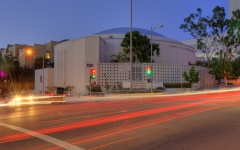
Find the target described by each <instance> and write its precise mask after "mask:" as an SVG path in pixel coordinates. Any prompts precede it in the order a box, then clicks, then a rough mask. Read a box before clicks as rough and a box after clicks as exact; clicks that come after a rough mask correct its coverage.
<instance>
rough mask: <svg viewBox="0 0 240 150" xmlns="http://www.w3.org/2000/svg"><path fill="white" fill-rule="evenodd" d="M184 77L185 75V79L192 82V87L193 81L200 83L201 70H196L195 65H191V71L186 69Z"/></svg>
mask: <svg viewBox="0 0 240 150" xmlns="http://www.w3.org/2000/svg"><path fill="white" fill-rule="evenodd" d="M183 77H184V80H185V81H187V82H188V83H190V84H191V88H192V84H193V83H198V82H199V80H200V79H199V71H196V70H195V67H194V66H192V67H191V69H190V71H189V73H187V72H185V71H184V72H183Z"/></svg>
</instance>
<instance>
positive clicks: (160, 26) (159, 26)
mask: <svg viewBox="0 0 240 150" xmlns="http://www.w3.org/2000/svg"><path fill="white" fill-rule="evenodd" d="M162 27H163V25H162V24H161V25H158V26H156V27H154V28H153V27H151V69H153V67H152V66H153V64H152V43H153V42H152V32H153V30H154V29H156V28H162ZM152 79H153V74H151V93H153V81H152Z"/></svg>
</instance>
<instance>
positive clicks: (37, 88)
mask: <svg viewBox="0 0 240 150" xmlns="http://www.w3.org/2000/svg"><path fill="white" fill-rule="evenodd" d="M41 76H42V78H43V77H44V89H45V92H47V87H53V86H54V80H53V78H54V69H53V68H45V69H44V76H43V69H37V70H35V83H34V93H35V94H42V93H43V83H42V82H41V80H40V79H41Z"/></svg>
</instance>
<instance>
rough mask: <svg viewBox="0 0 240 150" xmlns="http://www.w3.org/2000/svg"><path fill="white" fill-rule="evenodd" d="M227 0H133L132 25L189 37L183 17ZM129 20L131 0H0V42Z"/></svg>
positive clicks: (71, 35)
mask: <svg viewBox="0 0 240 150" xmlns="http://www.w3.org/2000/svg"><path fill="white" fill-rule="evenodd" d="M217 5H219V6H222V7H225V9H226V13H227V16H228V0H133V27H139V28H144V29H150V28H151V26H156V25H158V24H163V25H164V27H163V28H161V29H156V30H155V32H158V33H160V34H162V35H165V36H166V37H169V38H172V39H176V40H186V39H190V38H191V36H190V34H189V33H185V32H183V31H182V30H181V29H179V26H180V24H181V23H183V19H184V18H185V17H187V16H188V15H189V14H190V13H192V12H196V9H197V8H202V10H203V13H204V15H209V16H211V14H212V13H211V12H212V9H213V8H214V7H215V6H217ZM129 26H130V0H0V48H5V47H6V46H7V44H28V45H33V44H34V43H37V44H44V43H46V42H49V41H51V40H54V41H61V40H63V39H76V38H80V37H84V36H88V35H92V34H95V33H97V32H100V31H103V30H106V29H111V28H117V27H129Z"/></svg>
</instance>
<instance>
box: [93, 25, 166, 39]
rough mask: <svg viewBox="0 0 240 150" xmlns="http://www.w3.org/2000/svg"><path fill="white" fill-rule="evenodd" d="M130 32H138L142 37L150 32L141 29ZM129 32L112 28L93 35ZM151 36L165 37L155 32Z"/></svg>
mask: <svg viewBox="0 0 240 150" xmlns="http://www.w3.org/2000/svg"><path fill="white" fill-rule="evenodd" d="M132 31H139V32H140V33H141V34H143V35H151V30H146V29H142V28H134V27H133V28H132ZM128 32H130V27H120V28H113V29H108V30H104V31H101V32H98V33H96V34H94V35H99V34H126V33H128ZM152 35H153V36H160V37H165V36H163V35H161V34H159V33H156V32H152Z"/></svg>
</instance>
